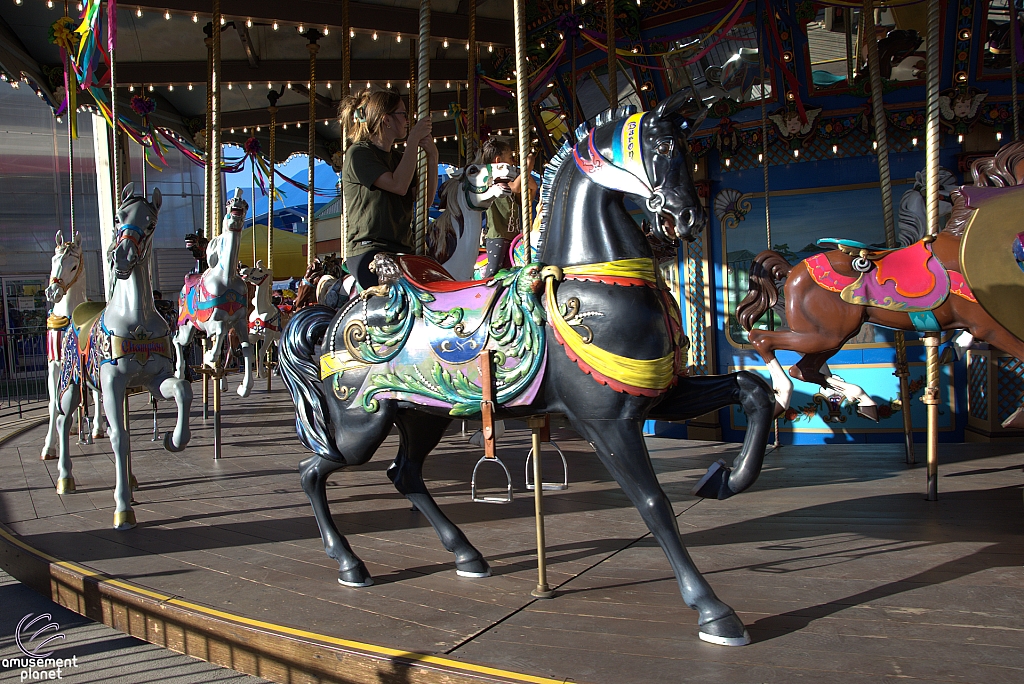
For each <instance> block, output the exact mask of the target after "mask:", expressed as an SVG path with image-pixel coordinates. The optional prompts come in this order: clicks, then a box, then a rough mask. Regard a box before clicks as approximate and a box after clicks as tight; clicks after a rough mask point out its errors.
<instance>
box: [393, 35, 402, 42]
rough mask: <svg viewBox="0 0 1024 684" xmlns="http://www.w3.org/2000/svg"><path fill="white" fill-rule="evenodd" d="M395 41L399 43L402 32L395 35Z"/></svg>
mask: <svg viewBox="0 0 1024 684" xmlns="http://www.w3.org/2000/svg"><path fill="white" fill-rule="evenodd" d="M395 42H396V43H401V42H402V34H401V33H399V34H398V35H397V36H395Z"/></svg>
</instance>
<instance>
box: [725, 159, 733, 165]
mask: <svg viewBox="0 0 1024 684" xmlns="http://www.w3.org/2000/svg"><path fill="white" fill-rule="evenodd" d="M731 161H732V160H730V159H728V158H726V160H725V165H726V166H729V165H730V163H731Z"/></svg>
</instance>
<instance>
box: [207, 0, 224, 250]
mask: <svg viewBox="0 0 1024 684" xmlns="http://www.w3.org/2000/svg"><path fill="white" fill-rule="evenodd" d="M223 21H224V17H223V15H222V14H221V7H220V0H213V59H212V60H211V63H212V69H211V73H212V76H211V79H210V84H211V85H210V93H211V101H210V122H211V130H210V148H211V149H210V155H211V168H210V171H211V175H212V182H213V185H212V186H211V189H212V192H211V197H212V203H211V207H210V221H211V223H212V227H213V232H212V233H211V234H210V235H208V236H207V237H214V236H217V235H220V231H221V212H222V211H223V210H224V203H223V202H222V201H221V198H222V195H221V157H222V153H223V150H221V131H220V110H221V104H222V103H221V96H220V86H221V81H222V80H223V78H224V74H223V73H222V71H221V59H220V53H221V50H220V43H221V25H222V22H223Z"/></svg>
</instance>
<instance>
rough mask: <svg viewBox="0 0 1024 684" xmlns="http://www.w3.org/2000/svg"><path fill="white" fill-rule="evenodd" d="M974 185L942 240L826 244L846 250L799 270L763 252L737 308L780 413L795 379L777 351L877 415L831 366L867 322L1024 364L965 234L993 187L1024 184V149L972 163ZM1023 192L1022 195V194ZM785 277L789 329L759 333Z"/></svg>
mask: <svg viewBox="0 0 1024 684" xmlns="http://www.w3.org/2000/svg"><path fill="white" fill-rule="evenodd" d="M971 173H972V175H973V176H974V186H973V187H972V186H964V187H962V188H961V189H960V190H958V191H956V192H954V193H953V195H952V197H953V199H954V205H953V213H952V215H951V216H950V219H949V222H948V223H947V224H946V227H945V229H943V230H942V231H941V232H940V233H939V234H938V236H936V238H935V241H934V242H931V243H928V242H926V241H923V240H922V241H919V242H916V243H914V244H913V245H910V246H908V247H904V248H901V249H895V250H874V251H873V250H871V249H870V248H867V247H866V246H865V245H861V244H859V243H853V242H852V241H848V240H821V241H819V244H821V243H823V242H828V243H833V244H835V245H837V246H838V247H839V249H836V250H832V251H828V252H824V253H822V254H816V255H814V256H812V257H808V258H807V259H804V260H803V261H801V262H800V263H799V264H796V265H795V266H793V265H791V264H790V263H789V262H787V261H786V260H785V258H783V257H782V255H780V254H779V253H778V252H774V251H772V250H766V251H764V252H761V253H760V254H758V255H757V256H756V257H755V258H754V261H753V263H752V264H751V267H750V277H749V289H748V292H747V295H746V297H744V299H743V301H742V302H740V304H739V306H738V307H737V309H736V315H737V318H738V320H739V322H740V325H742V326H743V327H744V329H746V330H747V331H749V333H750V334H749V338H750V343H751V344H752V345H754V348H755V349H757V351H758V353H759V354H760V355H761V358H763V359H764V360H765V363H766V364H767V365H768V370H769V372H770V373H771V376H772V382H773V385H774V387H775V392H776V401H777V406H776V411H777V413H778V414H781V413H783V412H784V411H785V410H786V409H787V408H788V407H789V400H790V397H791V396H792V391H793V383H792V382H791V381H790V380H789V378H788V377H786V374H785V372H784V371H783V370H782V366H781V365H780V364H779V361H778V359H776V358H775V351H776V350H778V349H786V350H790V351H794V352H797V353H799V354H803V358H802V359H800V361H798V362H797V363H796V365H794V366H793V367H792V368H790V369H789V374H790V375H791V376H793V377H794V378H796V379H798V380H802V381H804V382H809V383H814V384H818V385H821V386H822V387H825V388H828V389H832V390H835V391H837V392H840V393H842V394H843V395H844V396H845V397H846V398H847V400H848V401H851V402H856V403H857V406H858V407H857V411H858V413H860V414H861V415H863V416H865V417H867V418H871V419H874V420H877V419H878V410H877V407H876V406H875V402H874V400H872V399H871V397H869V396H868V395H867V393H866V392H864V390H863V389H861V388H860V387H858V386H857V385H854V384H852V383H849V382H846V381H844V380H843V379H842V378H839V377H837V376H834V375H832V374H831V372H830V371H829V370H828V365H827V363H828V360H829V359H830V358H831V357H832V356H833V355H835V354H836V353H837V352H838V351H839V350H840V349H841V348H842V346H843V345H844V344H846V342H847V341H849V340H850V339H851V338H852V337H853V336H854V335H856V334H857V333H858V332H859V331H860V329H861V326H862V325H864V324H865V323H873V324H875V325H880V326H883V327H886V328H891V329H894V330H906V331H915V330H917V331H921V332H924V331H944V330H968V331H970V333H971V334H972V335H974V337H975V339H977V340H983V341H985V342H988V343H989V344H991V345H992V346H994V347H997V348H999V349H1001V350H1003V351H1004V352H1007V353H1009V354H1012V355H1014V356H1016V357H1017V358H1018V359H1021V360H1022V361H1024V342H1021V340H1019V339H1018V338H1017V337H1015V336H1014V335H1013V334H1011V333H1010V332H1009V331H1007V330H1006V328H1004V327H1003V326H1002V325H1000V324H999V323H997V322H996V320H995V319H994V318H992V316H990V315H989V314H988V313H987V312H986V311H985V310H984V309H983V308H982V307H981V306H980V305H979V304H978V302H977V299H976V298H975V297H974V294H973V293H972V292H971V290H970V287H969V286H968V284H967V282H966V280H965V279H964V277H963V275H962V269H961V266H960V238H961V235H962V234H963V232H964V230H965V228H966V227H967V224H968V221H969V220H970V218H971V216H972V215H973V214H974V212H975V211H976V210H977V207H978V204H979V203H980V202H981V201H983V200H984V198H985V197H986V196H987V195H989V194H991V193H992V192H993V190H992V189H991V188H1003V187H1007V186H1016V185H1021V184H1024V143H1012V144H1009V145H1006V146H1004V147H1003V148H1002V149H1001V150H999V152H998V153H996V155H995V157H990V158H986V159H979V160H977V161H976V162H974V164H973V165H972V167H971ZM1020 191H1021V192H1024V189H1021V190H1020ZM783 279H785V281H786V284H785V306H786V322H787V323H788V325H789V330H757V329H753V328H754V326H755V324H756V323H757V321H758V319H760V318H761V316H762V315H763V314H764V313H765V312H766V311H768V309H770V308H771V307H773V306H774V305H775V304H776V303H777V302H778V297H779V293H778V290H777V289H776V285H775V283H776V281H779V280H783Z"/></svg>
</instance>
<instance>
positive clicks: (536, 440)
mask: <svg viewBox="0 0 1024 684" xmlns="http://www.w3.org/2000/svg"><path fill="white" fill-rule="evenodd" d="M513 7H514V10H513V11H514V13H515V17H514V19H515V34H516V36H515V39H516V109H517V113H518V120H519V164H520V168H521V169H524V170H525V166H524V164H525V162H526V158H527V157H528V156H529V154H530V76H529V72H527V65H526V35H525V31H526V0H514V3H513ZM520 200H521V204H520V209H521V211H522V213H521V214H520V215H521V216H522V229H523V240H525V241H526V242H525V244H526V245H529V244H530V242H529V240H530V225H531V223H532V221H531V220H530V211H531V209H532V208H533V205H532V203H531V200H530V184H529V183H528V182H524V183H523V184H522V193H521V194H520ZM528 425H529V426H530V431H531V439H532V442H533V483H534V487H533V505H534V515H535V517H536V521H537V588H536V589H534V590H533V591H531V592H530V594H531V595H532V596H535V597H537V598H551V597H552V596H554V595H555V592H554V590H552V589H551V587H549V586H548V568H547V558H546V556H545V543H544V496H543V491H544V487H542V486H541V483H542V482H543V481H544V480H543V478H542V477H541V466H540V441H541V439H540V438H541V430H543V429H544V416H532V417H531V418H530V419H529V421H528Z"/></svg>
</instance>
